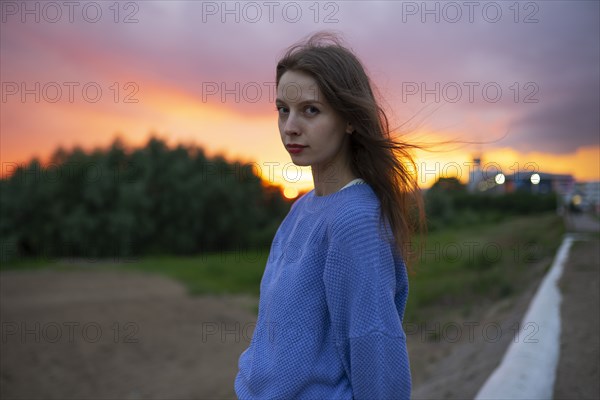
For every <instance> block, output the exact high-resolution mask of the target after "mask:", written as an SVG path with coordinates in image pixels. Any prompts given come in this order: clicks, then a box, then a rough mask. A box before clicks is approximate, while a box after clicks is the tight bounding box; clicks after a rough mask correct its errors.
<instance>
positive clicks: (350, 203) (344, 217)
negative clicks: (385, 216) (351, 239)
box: [329, 185, 381, 236]
mask: <svg viewBox="0 0 600 400" xmlns="http://www.w3.org/2000/svg"><path fill="white" fill-rule="evenodd" d="M360 186H367V185H360ZM349 189H350V188H348V189H345V190H349ZM347 194H348V196H344V197H342V198H340V201H339V203H337V204H336V205H335V207H332V208H331V210H330V213H329V226H330V229H331V230H332V233H337V234H338V235H341V236H346V234H350V235H351V234H352V233H354V232H356V231H361V232H365V231H370V230H372V229H374V228H376V227H377V224H378V223H379V218H380V212H381V205H380V202H379V199H378V198H377V196H376V195H375V193H374V192H373V190H372V189H370V187H369V189H366V188H365V189H360V190H354V191H352V192H350V191H349V192H348V193H347Z"/></svg>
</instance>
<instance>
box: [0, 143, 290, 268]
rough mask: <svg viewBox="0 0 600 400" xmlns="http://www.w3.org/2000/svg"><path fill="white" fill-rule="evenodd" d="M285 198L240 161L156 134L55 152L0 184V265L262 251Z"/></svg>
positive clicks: (285, 205)
mask: <svg viewBox="0 0 600 400" xmlns="http://www.w3.org/2000/svg"><path fill="white" fill-rule="evenodd" d="M290 205H291V202H290V201H288V200H286V199H285V198H284V197H283V196H282V195H281V192H280V190H279V189H278V188H277V187H274V186H268V187H267V186H264V185H263V184H262V183H261V179H260V178H259V176H257V175H256V173H255V172H254V171H253V168H252V166H251V165H250V164H246V165H243V164H242V163H239V162H237V161H236V162H231V163H230V162H228V161H227V160H225V159H224V158H223V157H220V156H217V157H213V158H207V156H206V155H205V153H204V151H203V149H202V148H200V147H186V146H183V145H179V146H177V147H175V148H169V147H168V146H167V145H166V143H165V142H164V141H162V140H160V139H157V138H151V139H150V140H149V141H148V142H147V143H146V145H145V146H143V147H141V148H137V149H133V150H127V149H126V148H125V146H124V144H123V143H122V141H121V140H119V139H115V140H114V141H113V143H112V144H111V145H110V146H109V147H108V148H107V149H97V150H94V151H91V152H86V151H83V150H82V149H80V148H75V149H73V150H72V151H65V150H64V149H60V148H59V149H58V150H56V151H55V152H54V154H53V155H52V157H51V160H50V162H49V163H46V165H43V166H42V165H41V163H40V161H39V160H37V159H33V160H31V161H30V162H29V163H27V165H23V166H19V167H16V168H15V169H14V172H13V173H12V174H11V175H10V177H7V178H4V179H2V180H0V240H1V242H2V252H3V254H2V260H3V261H6V260H10V259H13V258H15V257H29V256H48V257H65V256H69V257H112V256H128V255H141V254H178V255H190V254H198V253H200V252H205V251H206V252H208V251H223V250H225V251H227V250H234V249H236V248H240V247H251V248H252V247H259V246H269V245H270V243H271V240H272V238H273V236H274V235H275V232H276V229H277V226H278V225H279V223H280V222H281V220H282V219H283V218H284V217H285V215H286V214H287V212H288V210H289V207H290Z"/></svg>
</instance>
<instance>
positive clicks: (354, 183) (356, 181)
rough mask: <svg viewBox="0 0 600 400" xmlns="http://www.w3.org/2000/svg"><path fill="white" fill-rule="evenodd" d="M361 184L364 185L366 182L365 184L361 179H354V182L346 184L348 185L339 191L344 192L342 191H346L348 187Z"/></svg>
mask: <svg viewBox="0 0 600 400" xmlns="http://www.w3.org/2000/svg"><path fill="white" fill-rule="evenodd" d="M361 183H366V182H365V181H364V180H363V179H361V178H356V179H354V180H352V181H350V182H348V183H347V184H346V186H344V187H343V188H341V189H340V190H344V189H346V188H347V187H348V186H352V185H357V184H361ZM338 191H339V190H338Z"/></svg>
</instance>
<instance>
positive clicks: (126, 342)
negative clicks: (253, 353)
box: [0, 271, 255, 400]
mask: <svg viewBox="0 0 600 400" xmlns="http://www.w3.org/2000/svg"><path fill="white" fill-rule="evenodd" d="M0 293H1V303H0V322H1V328H2V332H1V357H0V397H1V398H2V399H13V398H14V399H50V398H52V399H85V398H87V399H91V398H95V399H100V398H101V399H119V400H121V399H167V398H168V399H175V398H178V399H192V398H194V399H199V398H203V399H208V398H211V399H216V398H235V397H234V396H235V394H234V391H233V381H234V378H235V373H236V372H237V359H238V357H239V355H240V354H241V352H242V351H243V350H244V349H245V348H246V347H247V346H248V343H249V341H250V338H251V334H252V332H253V329H254V324H253V322H254V314H253V312H252V306H253V305H254V304H255V299H252V298H250V297H227V298H225V297H216V296H212V297H189V296H187V295H186V294H185V290H184V288H183V286H181V285H179V284H178V283H175V282H173V281H171V280H169V279H166V278H162V277H157V276H150V275H142V274H140V273H129V272H123V273H116V272H97V271H80V272H58V271H18V272H17V271H9V272H2V273H1V274H0ZM236 324H237V325H236ZM224 331H226V332H228V333H226V334H225V335H224V336H223V337H222V336H221V332H224Z"/></svg>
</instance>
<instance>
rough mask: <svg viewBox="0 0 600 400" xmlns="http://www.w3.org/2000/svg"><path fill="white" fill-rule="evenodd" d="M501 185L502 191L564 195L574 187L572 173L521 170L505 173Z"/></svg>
mask: <svg viewBox="0 0 600 400" xmlns="http://www.w3.org/2000/svg"><path fill="white" fill-rule="evenodd" d="M503 186H504V188H503V189H504V190H503V192H504V193H511V192H515V191H526V192H530V193H539V194H547V193H557V194H559V195H562V196H565V195H567V194H569V193H571V192H572V191H573V190H574V189H575V179H574V178H573V176H572V175H565V174H548V173H544V172H531V171H522V172H516V173H514V174H512V175H507V176H506V177H505V179H504V184H503Z"/></svg>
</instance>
